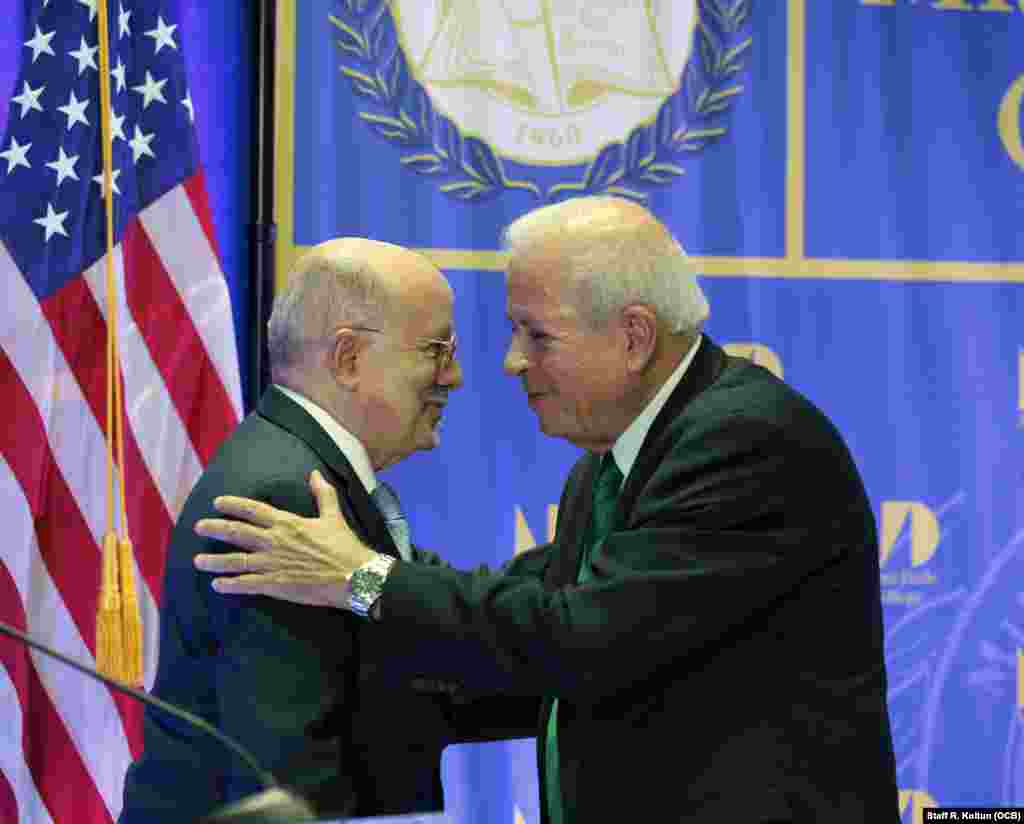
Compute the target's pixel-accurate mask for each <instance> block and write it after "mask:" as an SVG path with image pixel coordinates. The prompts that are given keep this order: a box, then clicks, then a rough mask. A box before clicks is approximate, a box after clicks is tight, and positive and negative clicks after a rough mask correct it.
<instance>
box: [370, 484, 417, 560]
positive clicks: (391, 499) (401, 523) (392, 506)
mask: <svg viewBox="0 0 1024 824" xmlns="http://www.w3.org/2000/svg"><path fill="white" fill-rule="evenodd" d="M370 497H371V498H372V499H373V502H374V503H375V504H376V505H377V509H379V510H380V514H381V515H383V516H384V524H385V525H386V526H387V528H388V532H390V533H391V539H392V540H393V541H394V542H395V546H396V547H398V554H399V555H400V556H401V558H402V560H403V561H411V560H412V545H411V543H410V541H409V522H408V521H407V520H405V515H403V514H402V506H401V504H399V503H398V496H397V495H396V494H395V490H394V489H392V488H391V484H389V483H387V482H386V481H380V482H379V483H378V484H377V488H376V489H375V490H373V492H372V493H371V494H370Z"/></svg>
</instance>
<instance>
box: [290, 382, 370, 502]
mask: <svg viewBox="0 0 1024 824" xmlns="http://www.w3.org/2000/svg"><path fill="white" fill-rule="evenodd" d="M274 387H275V388H277V389H279V390H280V391H281V392H282V393H283V394H284V395H286V396H287V397H289V398H291V399H292V400H293V401H295V403H297V404H298V405H299V406H301V407H302V408H303V409H305V410H306V411H307V412H308V413H309V415H310V417H311V418H313V420H315V421H316V422H317V423H318V424H320V427H321V428H322V429H323V430H324V432H326V433H327V436H328V437H329V438H330V439H331V440H332V441H334V443H335V444H337V446H338V449H340V450H341V454H342V455H344V456H345V457H346V458H347V459H348V462H349V463H350V464H351V465H352V470H353V471H354V472H355V473H356V477H357V478H359V480H360V482H361V483H362V485H363V488H364V489H365V490H366V491H367V493H372V492H373V490H375V489H376V488H377V483H378V482H377V475H376V473H375V472H374V471H373V464H371V463H370V456H369V455H368V454H366V447H364V446H363V445H362V443H361V442H360V441H359V439H358V438H357V437H356V436H355V435H353V434H352V433H351V432H349V431H348V430H347V429H346V428H345V427H344V426H342V425H341V424H340V423H338V421H337V420H335V419H334V417H333V416H332V415H331V414H330V413H329V412H328V411H327V410H326V409H324V408H323V407H322V406H318V405H317V404H315V403H313V401H311V400H310V399H309V398H307V397H306V396H305V395H300V394H299V393H298V392H295V391H294V390H292V389H289V388H288V387H286V386H281V384H279V383H275V384H274Z"/></svg>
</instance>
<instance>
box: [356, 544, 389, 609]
mask: <svg viewBox="0 0 1024 824" xmlns="http://www.w3.org/2000/svg"><path fill="white" fill-rule="evenodd" d="M395 560H396V559H395V558H392V557H391V556H390V555H380V554H378V555H374V556H373V557H372V558H371V559H370V560H369V561H367V562H366V563H365V564H363V565H362V566H361V567H357V568H356V570H355V572H353V573H352V575H351V577H350V578H349V579H348V587H349V601H348V608H349V609H350V610H351V611H352V612H354V613H355V614H356V615H358V616H359V617H361V618H366V617H367V616H370V617H373V618H376V617H377V615H370V610H371V609H372V608H373V606H374V604H376V603H377V599H378V598H380V593H381V591H382V590H383V589H384V581H385V579H386V578H387V577H388V572H390V571H391V567H392V565H393V564H394V563H395Z"/></svg>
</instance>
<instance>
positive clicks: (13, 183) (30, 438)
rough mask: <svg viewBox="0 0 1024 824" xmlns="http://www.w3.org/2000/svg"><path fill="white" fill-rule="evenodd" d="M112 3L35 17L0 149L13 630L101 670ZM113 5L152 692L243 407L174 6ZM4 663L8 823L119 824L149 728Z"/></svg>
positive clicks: (99, 693) (39, 663) (79, 0)
mask: <svg viewBox="0 0 1024 824" xmlns="http://www.w3.org/2000/svg"><path fill="white" fill-rule="evenodd" d="M99 2H100V0H30V2H27V3H26V7H27V15H26V17H27V21H26V22H27V25H26V28H25V37H26V38H27V39H26V40H24V46H23V48H22V50H21V51H22V60H21V69H20V74H19V76H18V79H17V83H16V87H15V89H14V93H13V96H12V100H11V108H10V113H9V119H8V126H7V132H6V134H5V136H4V138H3V142H2V145H0V276H2V277H3V280H4V283H5V285H6V288H5V290H4V294H5V295H6V307H5V308H4V309H3V310H0V312H2V318H3V321H2V324H0V397H2V398H3V404H4V407H5V409H6V410H7V412H6V413H5V417H6V420H7V423H6V424H5V425H3V426H0V523H2V524H3V530H4V535H3V540H2V541H0V620H4V621H7V622H9V623H12V624H15V625H17V626H19V627H21V628H23V629H26V630H27V631H28V632H29V633H31V634H32V635H34V636H36V637H38V638H39V639H40V640H43V641H44V642H47V643H49V644H51V645H53V646H55V647H57V648H59V649H60V650H62V651H64V652H66V653H68V654H70V655H71V656H73V657H75V658H77V659H79V660H81V661H85V662H92V661H93V660H94V653H95V634H96V630H95V624H96V606H97V596H98V592H99V584H100V557H101V540H102V536H103V534H104V532H105V531H106V530H107V528H108V524H107V516H106V490H107V483H106V472H107V464H106V435H105V432H106V418H107V412H106V328H105V316H106V313H107V307H106V296H105V292H106V288H105V281H106V274H105V262H104V261H103V259H102V257H103V256H104V255H105V253H106V252H105V230H104V217H103V201H102V191H101V190H102V181H103V177H102V171H103V169H102V162H103V161H102V152H101V138H100V91H99V66H100V60H99V49H98V20H99V15H98V13H97V12H98V3H99ZM107 2H108V7H107V8H108V20H109V42H110V67H111V70H110V75H111V108H112V112H111V121H110V123H111V129H112V135H113V158H114V171H113V175H114V181H113V183H114V192H115V194H114V205H115V219H114V222H115V240H116V243H117V247H116V250H115V254H114V266H115V271H116V277H117V284H118V298H117V300H118V307H117V322H118V342H119V347H120V361H121V362H120V369H121V374H122V376H123V381H124V403H123V409H124V415H125V427H126V428H125V460H124V463H125V472H126V488H127V522H128V533H129V536H130V538H131V539H132V542H133V544H134V547H135V555H136V567H137V570H136V573H137V577H136V581H137V586H138V589H139V600H140V602H141V605H142V616H143V622H144V635H145V647H144V655H145V673H146V676H145V678H146V684H147V685H150V684H151V683H152V678H153V674H154V671H155V665H156V652H157V650H156V642H157V618H156V615H157V610H158V607H159V604H160V596H161V575H162V571H163V561H164V551H165V544H166V541H167V537H168V534H169V532H170V529H171V526H172V523H173V520H174V518H175V517H176V515H177V513H178V510H179V508H180V506H181V504H182V502H183V501H184V498H185V496H186V495H187V493H188V491H189V490H190V488H191V486H192V484H193V483H194V482H195V480H196V478H197V476H198V475H199V473H200V471H201V469H202V467H203V466H204V465H205V464H206V462H207V461H208V460H209V458H210V456H211V455H212V453H213V451H214V450H215V448H216V447H217V446H218V444H219V443H220V442H221V440H222V439H223V438H224V437H225V435H226V434H227V433H228V432H229V431H230V430H231V428H232V427H233V426H234V424H235V423H236V422H237V420H238V419H239V416H240V414H241V392H240V387H239V377H238V361H237V354H236V351H235V343H234V333H233V329H232V323H231V311H230V305H229V297H228V290H227V284H226V282H225V278H224V274H223V272H222V270H221V267H220V263H219V261H218V256H217V252H216V248H217V247H216V243H215V241H214V235H213V225H212V221H211V215H210V210H209V207H208V203H207V197H206V193H205V183H204V179H203V174H202V171H201V170H200V168H199V165H198V162H197V152H196V143H195V137H194V131H193V121H194V116H195V113H194V109H193V106H192V100H191V96H190V94H189V89H188V87H187V83H186V75H185V68H184V63H183V59H182V38H183V35H185V34H186V33H185V32H183V31H182V30H181V27H180V25H179V21H180V17H179V16H178V10H177V8H176V5H175V3H174V2H173V0H138V2H135V0H121V2H118V1H117V0H107ZM7 13H8V14H10V13H11V11H10V10H7ZM0 663H2V668H0V707H3V710H2V711H0V822H3V824H7V822H18V821H20V822H50V821H56V822H74V824H98V822H110V821H113V820H115V819H116V818H117V816H118V814H119V812H120V809H121V791H122V785H123V781H124V773H125V770H126V768H127V766H128V764H129V762H130V761H131V760H132V759H133V758H134V757H136V756H137V755H138V754H139V752H140V750H141V746H142V740H141V712H140V708H139V707H138V706H135V705H134V704H133V702H131V700H130V699H123V698H121V697H119V696H117V695H115V694H114V693H112V692H111V691H108V690H107V689H106V688H105V687H103V686H102V685H100V684H97V683H94V682H92V681H87V680H86V679H84V678H83V677H82V676H80V675H79V674H78V673H76V672H74V671H72V670H69V669H67V668H65V667H64V666H63V665H61V664H59V663H57V662H55V661H51V660H49V659H47V658H44V657H42V656H40V655H38V654H36V653H30V652H27V651H26V650H25V649H24V648H21V647H18V646H16V645H15V644H14V643H13V642H11V641H8V640H6V639H0Z"/></svg>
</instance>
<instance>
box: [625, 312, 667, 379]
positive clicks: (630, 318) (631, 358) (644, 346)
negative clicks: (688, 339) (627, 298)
mask: <svg viewBox="0 0 1024 824" xmlns="http://www.w3.org/2000/svg"><path fill="white" fill-rule="evenodd" d="M620 321H621V323H622V331H623V334H624V335H625V340H626V367H627V368H628V369H629V371H630V372H642V371H643V370H644V369H645V368H646V367H647V364H648V363H650V361H651V358H653V357H654V349H655V346H656V345H657V343H658V316H657V315H656V314H655V313H654V310H653V309H651V307H650V306H646V305H644V304H642V303H634V304H631V305H630V306H627V307H626V308H625V309H623V310H622V315H621V316H620Z"/></svg>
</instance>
